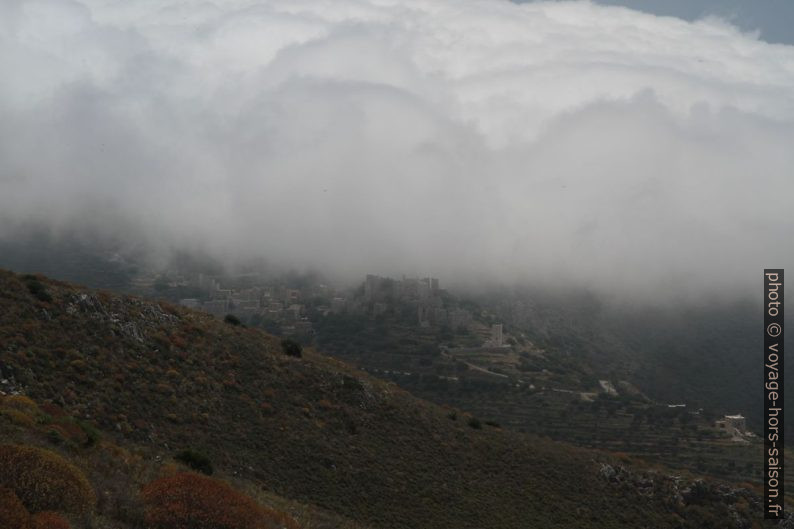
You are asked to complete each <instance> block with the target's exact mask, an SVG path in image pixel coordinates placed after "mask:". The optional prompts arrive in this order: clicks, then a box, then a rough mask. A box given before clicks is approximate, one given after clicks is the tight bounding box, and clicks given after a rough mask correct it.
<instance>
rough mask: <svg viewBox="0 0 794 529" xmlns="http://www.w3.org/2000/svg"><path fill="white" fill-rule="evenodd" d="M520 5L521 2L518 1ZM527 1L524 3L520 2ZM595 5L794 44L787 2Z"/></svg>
mask: <svg viewBox="0 0 794 529" xmlns="http://www.w3.org/2000/svg"><path fill="white" fill-rule="evenodd" d="M517 1H519V3H520V1H521V0H517ZM523 1H527V0H523ZM594 1H595V2H596V3H598V4H603V5H612V6H624V7H629V8H631V9H636V10H638V11H644V12H646V13H653V14H654V15H660V16H668V17H678V18H682V19H684V20H688V21H690V22H691V21H694V20H697V19H700V18H704V17H709V16H716V17H721V18H723V19H725V20H728V21H730V22H731V23H732V24H734V25H736V26H737V27H738V28H740V29H741V30H742V31H746V32H758V36H759V38H761V39H762V40H765V41H766V42H771V43H775V44H794V24H792V22H793V21H794V2H791V1H790V0H594Z"/></svg>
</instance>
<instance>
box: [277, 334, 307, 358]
mask: <svg viewBox="0 0 794 529" xmlns="http://www.w3.org/2000/svg"><path fill="white" fill-rule="evenodd" d="M281 350H282V351H284V354H285V355H287V356H294V357H296V358H300V357H301V356H303V347H302V346H301V344H299V343H298V342H296V341H295V340H290V339H289V338H287V339H284V340H281Z"/></svg>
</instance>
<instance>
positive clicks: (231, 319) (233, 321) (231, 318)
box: [223, 314, 243, 327]
mask: <svg viewBox="0 0 794 529" xmlns="http://www.w3.org/2000/svg"><path fill="white" fill-rule="evenodd" d="M223 321H225V322H226V323H228V324H229V325H234V326H235V327H239V326H240V325H242V323H243V322H241V321H240V318H238V317H237V316H235V315H234V314H227V315H226V316H225V317H224V318H223Z"/></svg>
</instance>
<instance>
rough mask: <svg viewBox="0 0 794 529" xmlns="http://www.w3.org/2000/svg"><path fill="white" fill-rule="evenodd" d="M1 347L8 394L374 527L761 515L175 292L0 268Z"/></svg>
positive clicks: (747, 502) (732, 520)
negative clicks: (194, 307)
mask: <svg viewBox="0 0 794 529" xmlns="http://www.w3.org/2000/svg"><path fill="white" fill-rule="evenodd" d="M0 344H1V345H0V347H1V348H0V354H2V356H1V357H0V370H2V372H3V373H2V374H3V377H0V378H5V379H7V383H6V390H7V391H10V390H15V391H22V392H24V393H25V394H27V395H30V396H31V397H33V398H34V399H36V400H37V401H39V402H47V401H52V402H55V403H58V404H60V405H61V406H63V407H64V408H65V409H66V410H67V411H68V412H69V413H70V414H72V415H74V416H76V417H78V418H81V419H85V420H90V421H93V422H94V423H95V424H96V425H97V426H98V427H99V428H101V429H103V430H105V431H107V432H114V433H113V434H112V436H113V437H114V439H115V440H116V442H119V443H127V442H128V443H135V444H138V445H142V446H146V447H148V448H149V449H150V450H153V451H154V453H158V454H161V457H162V458H167V457H169V456H171V455H173V453H175V452H177V451H179V450H182V449H187V448H191V449H196V450H200V451H202V452H204V453H206V454H207V455H208V456H209V457H210V459H211V460H212V462H213V463H214V464H215V465H216V466H217V467H218V468H221V469H222V470H223V471H224V472H225V473H227V474H229V475H233V476H236V477H237V478H239V479H244V480H247V481H249V482H251V483H255V484H257V486H259V487H261V488H264V489H267V490H270V491H274V492H275V493H278V494H280V495H282V496H285V497H289V498H293V499H295V500H301V501H305V502H308V503H312V504H316V505H319V506H321V507H324V508H326V509H329V510H331V511H334V512H337V513H340V514H343V515H345V516H348V517H350V518H352V519H354V520H357V521H359V522H362V523H367V524H370V525H373V526H378V527H383V528H389V527H394V528H414V527H415V528H447V527H449V528H453V527H454V528H478V529H484V528H494V529H496V528H499V529H509V528H513V527H515V528H519V527H520V528H526V527H537V528H544V529H546V528H553V527H561V528H562V527H565V528H568V527H581V528H586V527H603V528H609V527H654V528H658V529H662V528H665V527H715V528H716V527H719V528H726V527H744V526H745V525H741V524H743V523H745V521H746V520H747V519H748V517H750V516H752V517H757V515H758V513H757V509H758V508H759V507H758V504H757V498H756V497H755V496H753V495H752V494H751V493H750V492H748V491H746V490H742V491H739V492H734V493H733V496H731V497H732V498H733V499H728V500H726V499H725V497H724V495H718V494H716V493H715V494H714V495H713V496H714V497H713V498H712V496H710V495H705V496H703V495H699V496H698V498H697V501H696V502H695V501H691V494H690V495H688V494H689V492H688V489H687V487H686V482H681V483H680V484H679V483H678V482H676V481H674V480H672V479H669V478H666V477H665V476H664V474H663V473H655V474H647V472H646V470H647V469H641V468H635V469H629V470H624V469H620V470H619V471H615V468H619V467H616V466H614V465H610V464H609V463H608V460H609V458H608V457H607V456H605V455H603V454H600V453H597V452H591V451H586V450H582V449H576V448H573V447H570V446H568V445H565V444H561V443H554V442H551V441H548V440H542V439H538V438H535V437H530V436H525V435H521V434H517V433H510V432H504V431H501V430H499V429H497V428H493V427H489V426H485V427H482V426H481V425H480V423H479V422H478V421H476V420H473V419H469V418H468V417H466V416H465V415H464V414H455V413H450V411H449V410H444V409H442V408H440V407H438V406H434V405H431V404H429V403H426V402H424V401H421V400H418V399H416V398H414V397H412V396H411V395H409V394H408V393H406V392H404V391H402V390H399V389H397V388H396V387H395V386H393V385H390V384H387V383H385V382H382V381H378V380H376V379H373V378H370V377H368V376H366V375H365V374H363V373H360V372H357V371H355V370H353V369H352V368H350V367H348V366H346V365H345V364H343V363H341V362H338V361H336V360H333V359H330V358H327V357H324V356H322V355H319V354H317V353H314V352H311V351H309V352H306V353H305V354H304V356H303V358H294V357H288V356H285V355H284V354H282V352H281V348H280V345H279V343H278V340H277V339H275V338H274V337H272V336H269V335H267V334H265V333H263V332H260V331H258V330H254V329H245V328H240V327H236V326H233V325H229V324H226V323H224V322H221V321H218V320H215V319H213V318H212V317H210V316H208V315H205V314H201V313H197V312H192V311H188V310H184V309H182V308H177V307H173V306H169V305H166V304H158V303H154V302H149V301H144V300H141V299H137V298H131V297H122V296H115V295H111V294H108V293H104V292H92V291H87V290H84V289H79V288H77V287H74V286H71V285H68V284H65V283H59V282H54V281H48V280H46V279H44V278H40V277H32V276H17V275H15V274H12V273H9V272H0ZM0 389H2V388H0ZM616 476H617V477H616ZM710 486H711V485H709V487H710ZM709 490H711V489H709ZM714 490H717V489H714ZM718 496H719V499H715V498H717V497H718ZM739 499H742V502H743V503H742V505H743V506H744V507H743V508H742V509H739V510H737V502H738V501H739Z"/></svg>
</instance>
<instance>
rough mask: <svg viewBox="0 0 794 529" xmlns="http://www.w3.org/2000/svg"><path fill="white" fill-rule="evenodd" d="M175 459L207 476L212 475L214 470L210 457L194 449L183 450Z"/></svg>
mask: <svg viewBox="0 0 794 529" xmlns="http://www.w3.org/2000/svg"><path fill="white" fill-rule="evenodd" d="M174 459H176V460H177V461H179V462H181V463H184V464H186V465H187V466H189V467H190V468H192V469H193V470H197V471H199V472H201V473H202V474H206V475H207V476H211V475H212V473H213V472H214V470H213V468H212V462H211V461H210V458H209V457H207V456H205V455H204V454H202V453H199V452H194V451H193V450H182V451H181V452H179V453H178V454H177V455H175V456H174Z"/></svg>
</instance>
